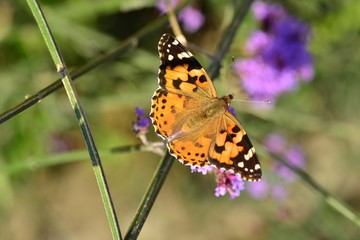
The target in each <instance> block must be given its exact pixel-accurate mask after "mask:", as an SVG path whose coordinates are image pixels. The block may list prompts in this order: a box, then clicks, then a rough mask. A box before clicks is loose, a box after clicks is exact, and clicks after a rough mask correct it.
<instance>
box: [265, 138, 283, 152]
mask: <svg viewBox="0 0 360 240" xmlns="http://www.w3.org/2000/svg"><path fill="white" fill-rule="evenodd" d="M264 144H265V146H266V148H267V149H268V151H269V152H271V153H275V154H282V153H283V152H284V151H285V149H286V144H287V142H286V139H285V137H284V136H283V135H282V134H279V133H272V134H269V135H268V136H267V137H266V138H265V140H264Z"/></svg>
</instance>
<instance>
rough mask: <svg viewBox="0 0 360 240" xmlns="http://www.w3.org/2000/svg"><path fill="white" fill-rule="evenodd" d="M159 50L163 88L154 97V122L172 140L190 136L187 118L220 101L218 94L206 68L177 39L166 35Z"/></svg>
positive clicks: (157, 130)
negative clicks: (209, 104)
mask: <svg viewBox="0 0 360 240" xmlns="http://www.w3.org/2000/svg"><path fill="white" fill-rule="evenodd" d="M158 50H159V55H160V67H159V76H158V84H159V88H158V89H157V90H156V91H155V93H154V95H153V97H152V105H151V113H150V118H151V119H152V123H153V125H154V127H155V131H156V133H157V134H158V135H159V136H161V137H162V138H164V139H166V140H168V138H169V137H171V136H173V137H174V136H175V135H176V134H180V133H181V134H184V133H185V132H186V129H184V128H183V126H184V122H186V119H187V116H191V115H194V114H196V112H197V111H198V110H199V109H201V107H203V103H204V102H206V101H207V100H208V99H213V98H214V97H216V91H215V88H214V86H213V84H212V82H211V80H210V79H209V77H208V75H207V73H206V72H205V70H204V68H203V67H202V66H201V65H200V63H199V62H198V61H197V60H196V59H195V58H194V57H193V55H192V54H191V53H190V52H189V51H188V50H187V49H186V48H185V47H184V46H183V45H182V44H181V43H180V42H179V41H178V40H176V39H175V38H174V37H173V36H171V35H170V34H164V35H163V36H162V37H161V38H160V41H159V45H158ZM189 130H190V129H189Z"/></svg>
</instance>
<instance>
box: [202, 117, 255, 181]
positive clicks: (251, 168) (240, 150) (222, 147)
mask: <svg viewBox="0 0 360 240" xmlns="http://www.w3.org/2000/svg"><path fill="white" fill-rule="evenodd" d="M214 139H215V140H214V141H213V143H212V145H211V147H210V149H209V158H208V160H209V162H210V164H212V165H215V166H216V167H217V168H220V169H221V168H223V169H225V170H229V171H232V172H234V173H238V174H240V175H241V177H242V178H243V179H244V180H247V181H259V180H260V179H261V169H260V163H259V160H258V158H257V156H256V152H255V148H254V147H253V145H252V144H251V142H250V139H249V137H248V136H247V134H246V132H245V130H244V128H243V127H242V126H241V124H240V123H239V122H238V121H237V120H236V118H235V117H234V116H233V115H232V114H231V113H230V112H228V111H227V112H226V113H225V115H224V118H223V120H222V121H221V122H220V124H219V127H218V131H217V135H216V137H215V138H214Z"/></svg>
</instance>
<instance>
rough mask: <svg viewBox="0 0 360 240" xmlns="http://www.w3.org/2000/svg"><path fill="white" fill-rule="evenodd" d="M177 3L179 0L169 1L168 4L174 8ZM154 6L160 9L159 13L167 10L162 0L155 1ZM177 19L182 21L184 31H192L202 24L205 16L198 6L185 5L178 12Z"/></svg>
mask: <svg viewBox="0 0 360 240" xmlns="http://www.w3.org/2000/svg"><path fill="white" fill-rule="evenodd" d="M178 3H179V0H170V1H169V5H170V6H171V7H172V8H175V7H176V6H177V5H178ZM156 8H157V9H158V10H159V11H160V14H165V13H166V12H167V10H168V9H167V5H166V2H165V1H164V0H159V1H158V2H157V3H156ZM178 20H179V22H181V23H182V25H183V27H184V31H185V32H187V33H194V32H196V31H198V30H199V29H200V28H201V27H202V26H203V25H204V23H205V16H204V14H203V13H202V12H201V11H200V10H199V9H198V8H195V7H194V6H187V7H185V8H184V9H182V10H181V11H180V12H179V14H178Z"/></svg>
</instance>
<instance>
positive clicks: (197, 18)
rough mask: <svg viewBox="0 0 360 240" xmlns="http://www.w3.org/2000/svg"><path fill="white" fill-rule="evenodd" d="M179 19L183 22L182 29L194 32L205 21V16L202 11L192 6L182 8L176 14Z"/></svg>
mask: <svg viewBox="0 0 360 240" xmlns="http://www.w3.org/2000/svg"><path fill="white" fill-rule="evenodd" d="M178 18H179V21H180V22H181V23H182V24H183V27H184V31H185V32H188V33H194V32H196V31H198V30H199V29H200V28H201V27H202V26H203V25H204V23H205V16H204V14H202V12H201V11H200V10H199V9H197V8H195V7H192V6H189V7H186V8H184V9H183V10H182V11H181V12H180V13H179V15H178Z"/></svg>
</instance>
